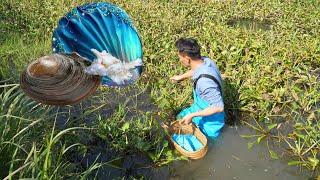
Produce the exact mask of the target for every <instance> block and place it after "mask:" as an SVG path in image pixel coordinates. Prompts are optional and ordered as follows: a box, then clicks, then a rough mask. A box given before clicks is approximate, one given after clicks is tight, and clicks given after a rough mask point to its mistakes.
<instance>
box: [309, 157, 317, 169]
mask: <svg viewBox="0 0 320 180" xmlns="http://www.w3.org/2000/svg"><path fill="white" fill-rule="evenodd" d="M308 160H309V162H310V165H311V166H312V169H315V167H316V166H317V165H318V164H319V159H316V158H312V157H308Z"/></svg>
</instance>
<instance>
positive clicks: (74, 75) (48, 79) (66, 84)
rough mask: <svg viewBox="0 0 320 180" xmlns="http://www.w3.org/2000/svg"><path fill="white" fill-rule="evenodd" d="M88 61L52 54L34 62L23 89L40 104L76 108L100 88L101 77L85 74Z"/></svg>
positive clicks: (23, 77)
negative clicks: (70, 105)
mask: <svg viewBox="0 0 320 180" xmlns="http://www.w3.org/2000/svg"><path fill="white" fill-rule="evenodd" d="M85 67H86V66H85V64H84V59H83V58H82V57H80V56H77V55H76V54H71V55H63V54H52V55H48V56H44V57H41V58H39V59H37V60H36V61H33V62H32V63H31V64H29V66H28V67H27V69H25V70H24V71H23V72H22V73H21V76H20V85H21V89H22V90H23V91H24V92H25V93H26V94H27V95H28V96H29V97H31V98H32V99H34V100H35V101H37V102H41V103H44V104H50V105H69V104H74V103H77V102H79V101H81V100H82V99H84V98H85V97H88V96H90V95H91V94H92V93H93V92H95V90H96V89H97V87H98V86H99V85H100V79H101V77H99V76H92V75H87V74H85V73H84V71H83V69H84V68H85Z"/></svg>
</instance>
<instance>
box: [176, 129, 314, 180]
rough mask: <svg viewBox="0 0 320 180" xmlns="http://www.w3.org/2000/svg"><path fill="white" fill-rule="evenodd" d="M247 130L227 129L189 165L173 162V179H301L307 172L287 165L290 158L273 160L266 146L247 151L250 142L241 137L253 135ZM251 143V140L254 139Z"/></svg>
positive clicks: (255, 146) (305, 176) (305, 177)
mask: <svg viewBox="0 0 320 180" xmlns="http://www.w3.org/2000/svg"><path fill="white" fill-rule="evenodd" d="M252 133H253V132H252V130H250V129H248V128H247V127H244V126H241V127H232V126H228V127H226V128H224V131H223V132H222V134H221V136H220V137H219V138H218V139H217V140H216V141H215V142H213V143H212V142H211V143H210V144H209V151H208V153H207V155H206V156H205V157H204V158H203V159H201V160H196V161H190V162H176V163H173V165H172V167H171V169H172V173H171V175H170V177H171V179H216V180H219V179H222V180H224V179H232V180H233V179H237V180H238V179H244V180H256V179H259V180H278V179H279V180H300V179H301V180H302V179H308V178H309V177H308V175H307V173H306V172H300V170H299V169H298V168H297V167H292V166H288V165H287V162H288V160H287V159H282V158H281V159H280V160H273V159H271V158H270V156H269V152H268V148H267V146H266V145H264V144H263V143H262V144H259V145H254V146H253V148H252V149H248V147H247V143H248V142H250V140H248V139H244V138H242V137H241V136H240V135H244V134H252ZM251 141H252V140H251Z"/></svg>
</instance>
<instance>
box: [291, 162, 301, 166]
mask: <svg viewBox="0 0 320 180" xmlns="http://www.w3.org/2000/svg"><path fill="white" fill-rule="evenodd" d="M299 164H302V162H301V161H290V162H288V165H289V166H296V165H299Z"/></svg>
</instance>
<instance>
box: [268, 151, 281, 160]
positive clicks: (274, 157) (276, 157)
mask: <svg viewBox="0 0 320 180" xmlns="http://www.w3.org/2000/svg"><path fill="white" fill-rule="evenodd" d="M269 153H270V157H271V158H272V159H279V156H278V154H277V153H276V152H274V151H272V150H269Z"/></svg>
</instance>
